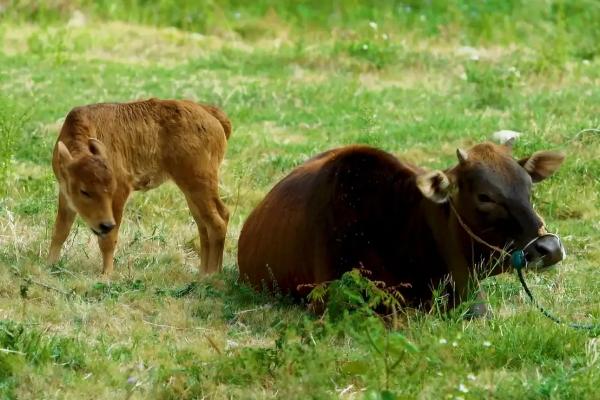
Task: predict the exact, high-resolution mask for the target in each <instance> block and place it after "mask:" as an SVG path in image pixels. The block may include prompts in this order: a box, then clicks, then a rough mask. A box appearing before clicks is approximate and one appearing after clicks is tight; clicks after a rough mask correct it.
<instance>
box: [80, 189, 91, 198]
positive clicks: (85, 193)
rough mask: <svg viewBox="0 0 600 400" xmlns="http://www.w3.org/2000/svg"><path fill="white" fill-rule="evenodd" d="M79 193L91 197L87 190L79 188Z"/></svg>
mask: <svg viewBox="0 0 600 400" xmlns="http://www.w3.org/2000/svg"><path fill="white" fill-rule="evenodd" d="M80 192H81V194H82V195H84V196H85V197H92V196H90V194H89V193H88V192H86V191H85V190H83V189H81V190H80Z"/></svg>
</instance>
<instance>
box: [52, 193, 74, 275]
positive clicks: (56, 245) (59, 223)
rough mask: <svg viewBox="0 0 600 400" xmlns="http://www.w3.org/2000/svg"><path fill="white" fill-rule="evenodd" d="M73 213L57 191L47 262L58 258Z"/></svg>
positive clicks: (69, 228)
mask: <svg viewBox="0 0 600 400" xmlns="http://www.w3.org/2000/svg"><path fill="white" fill-rule="evenodd" d="M75 215H76V213H75V211H73V210H72V209H71V208H70V207H69V205H68V204H67V199H66V198H65V197H64V195H63V194H62V193H59V195H58V211H57V214H56V222H55V223H54V232H53V233H52V241H51V242H50V250H49V251H48V264H54V263H56V262H57V261H58V259H59V258H60V250H61V248H62V245H63V243H65V240H67V237H68V236H69V232H70V231H71V226H73V221H74V220H75Z"/></svg>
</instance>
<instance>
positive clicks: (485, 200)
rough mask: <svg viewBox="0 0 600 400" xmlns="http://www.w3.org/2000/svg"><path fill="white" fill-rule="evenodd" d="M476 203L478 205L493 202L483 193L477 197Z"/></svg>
mask: <svg viewBox="0 0 600 400" xmlns="http://www.w3.org/2000/svg"><path fill="white" fill-rule="evenodd" d="M477 201H478V202H480V203H495V201H494V200H492V198H491V197H490V196H488V195H487V194H484V193H480V194H478V195H477Z"/></svg>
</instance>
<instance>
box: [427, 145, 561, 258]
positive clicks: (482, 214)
mask: <svg viewBox="0 0 600 400" xmlns="http://www.w3.org/2000/svg"><path fill="white" fill-rule="evenodd" d="M511 147H512V143H510V142H509V143H507V144H504V145H497V144H494V143H489V142H486V143H481V144H478V145H475V146H473V147H472V148H471V149H469V150H462V149H458V150H457V152H456V154H457V157H458V164H457V165H456V166H455V167H453V168H450V169H448V170H446V171H445V172H442V171H432V172H428V173H425V174H423V175H421V176H419V177H418V178H417V183H418V186H419V189H420V190H421V192H422V193H423V195H424V196H425V197H427V198H429V199H430V200H432V201H435V202H438V203H444V202H446V201H448V200H449V199H451V200H452V202H453V203H454V205H455V208H456V209H457V210H458V214H459V215H460V217H462V220H463V221H464V222H465V223H466V224H467V225H468V227H470V229H471V230H472V231H473V232H474V233H475V234H477V235H478V236H480V237H481V238H483V239H484V240H486V241H487V242H488V243H491V244H493V245H495V246H498V247H504V248H509V249H522V248H523V247H524V246H527V245H528V244H529V243H531V245H530V246H527V251H526V256H527V259H528V261H529V262H532V263H535V264H537V265H541V266H544V267H547V266H550V265H554V264H556V263H557V262H559V261H561V260H562V259H563V258H564V249H563V247H562V244H561V243H560V240H559V239H558V238H557V237H554V236H543V235H544V234H545V233H546V232H545V227H544V222H543V220H542V219H541V217H540V216H539V215H538V214H537V213H536V212H535V210H534V209H533V206H532V204H531V189H532V185H533V183H537V182H540V181H542V180H544V179H546V178H547V177H549V176H551V175H552V174H553V173H554V172H555V171H556V170H557V169H558V168H559V167H560V165H561V164H562V162H563V160H564V155H563V154H562V153H557V152H552V151H538V152H535V153H533V154H532V155H531V156H529V157H525V158H522V159H520V160H516V159H514V158H513V157H512V155H511V153H512V151H511V150H512V148H511ZM453 189H454V190H453ZM537 238H539V240H536V239H537ZM532 241H533V242H532Z"/></svg>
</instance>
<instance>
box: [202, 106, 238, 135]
mask: <svg viewBox="0 0 600 400" xmlns="http://www.w3.org/2000/svg"><path fill="white" fill-rule="evenodd" d="M200 105H201V106H202V108H204V109H205V110H206V111H208V112H209V113H210V114H211V115H212V116H213V117H215V118H216V119H217V120H219V122H220V123H221V126H222V127H223V130H224V131H225V137H226V138H227V139H228V140H229V136H231V121H230V120H229V118H227V115H225V113H224V112H223V111H222V110H221V109H220V108H218V107H216V106H213V105H211V104H200Z"/></svg>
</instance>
